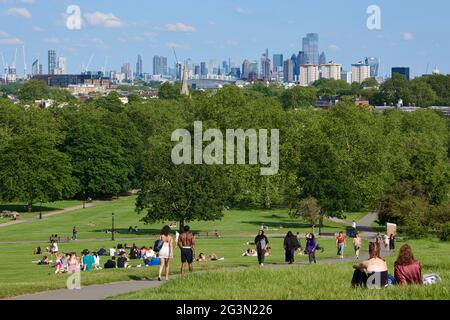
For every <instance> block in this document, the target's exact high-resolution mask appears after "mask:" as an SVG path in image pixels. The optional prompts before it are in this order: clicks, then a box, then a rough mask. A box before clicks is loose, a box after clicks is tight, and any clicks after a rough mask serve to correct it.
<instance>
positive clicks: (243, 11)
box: [234, 7, 251, 16]
mask: <svg viewBox="0 0 450 320" xmlns="http://www.w3.org/2000/svg"><path fill="white" fill-rule="evenodd" d="M234 12H235V13H237V14H240V15H243V16H248V15H250V13H251V12H250V11H248V10H246V9H244V8H241V7H236V8H234Z"/></svg>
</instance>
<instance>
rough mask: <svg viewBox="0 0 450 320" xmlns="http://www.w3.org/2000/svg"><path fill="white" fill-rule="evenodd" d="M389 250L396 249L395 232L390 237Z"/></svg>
mask: <svg viewBox="0 0 450 320" xmlns="http://www.w3.org/2000/svg"><path fill="white" fill-rule="evenodd" d="M389 250H390V251H394V250H395V236H394V235H393V234H391V235H390V237H389Z"/></svg>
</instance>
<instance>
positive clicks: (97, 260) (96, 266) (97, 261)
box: [92, 252, 102, 270]
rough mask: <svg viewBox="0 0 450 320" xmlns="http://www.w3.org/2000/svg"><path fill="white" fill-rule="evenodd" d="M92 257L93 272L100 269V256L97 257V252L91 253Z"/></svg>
mask: <svg viewBox="0 0 450 320" xmlns="http://www.w3.org/2000/svg"><path fill="white" fill-rule="evenodd" d="M92 256H93V257H94V264H93V265H92V267H93V268H94V269H95V270H99V269H101V268H102V267H100V256H99V255H98V253H97V252H92Z"/></svg>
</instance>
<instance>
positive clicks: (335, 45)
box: [328, 44, 340, 51]
mask: <svg viewBox="0 0 450 320" xmlns="http://www.w3.org/2000/svg"><path fill="white" fill-rule="evenodd" d="M328 49H330V50H331V51H338V50H339V49H340V48H339V46H338V45H337V44H330V45H329V46H328Z"/></svg>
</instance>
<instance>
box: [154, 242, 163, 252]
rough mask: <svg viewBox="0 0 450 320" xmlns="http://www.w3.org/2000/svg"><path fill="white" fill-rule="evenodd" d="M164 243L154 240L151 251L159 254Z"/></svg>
mask: <svg viewBox="0 0 450 320" xmlns="http://www.w3.org/2000/svg"><path fill="white" fill-rule="evenodd" d="M163 244H164V242H163V241H162V240H160V239H158V240H156V241H155V243H154V244H153V251H155V252H160V251H161V249H162V247H163Z"/></svg>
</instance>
